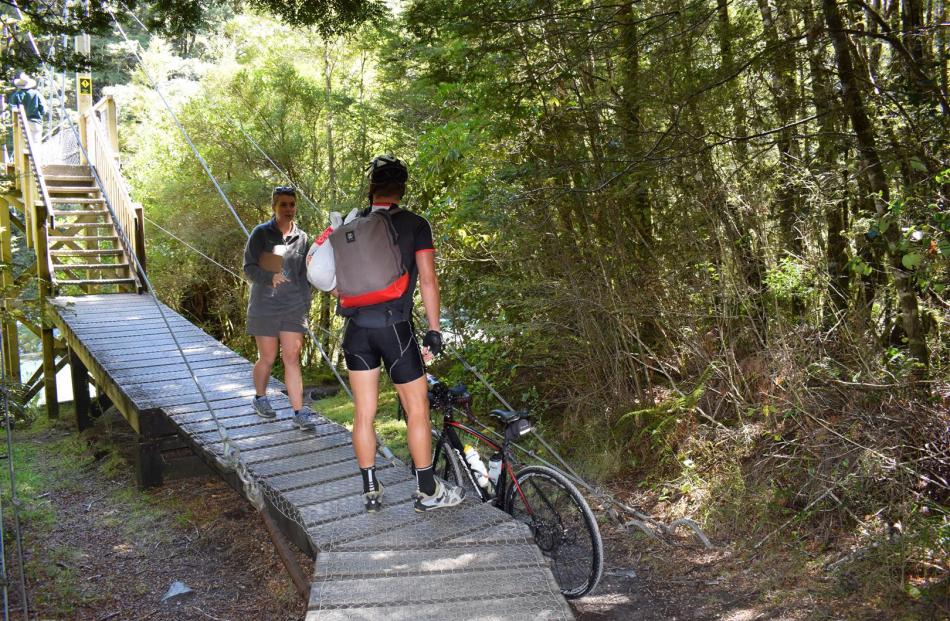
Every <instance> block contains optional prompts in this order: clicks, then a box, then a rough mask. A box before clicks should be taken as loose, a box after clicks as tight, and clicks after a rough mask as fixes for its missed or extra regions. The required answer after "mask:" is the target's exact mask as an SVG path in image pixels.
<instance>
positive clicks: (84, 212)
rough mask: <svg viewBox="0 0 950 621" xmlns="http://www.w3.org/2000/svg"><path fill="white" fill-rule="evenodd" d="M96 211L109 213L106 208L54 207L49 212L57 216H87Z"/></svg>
mask: <svg viewBox="0 0 950 621" xmlns="http://www.w3.org/2000/svg"><path fill="white" fill-rule="evenodd" d="M97 213H109V210H108V209H54V210H52V212H50V214H51V215H52V216H53V217H57V216H88V215H93V214H97Z"/></svg>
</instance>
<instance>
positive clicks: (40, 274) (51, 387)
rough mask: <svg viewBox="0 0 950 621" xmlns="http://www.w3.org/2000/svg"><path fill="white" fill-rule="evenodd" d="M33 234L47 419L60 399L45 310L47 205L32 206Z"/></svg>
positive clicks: (47, 286) (48, 284)
mask: <svg viewBox="0 0 950 621" xmlns="http://www.w3.org/2000/svg"><path fill="white" fill-rule="evenodd" d="M34 210H35V213H34V216H35V218H34V219H35V224H34V226H35V229H36V230H35V234H36V240H35V241H36V244H35V249H36V276H37V281H38V282H39V286H38V295H37V302H38V303H39V309H40V313H41V321H42V326H43V329H42V341H43V388H44V392H45V394H46V412H47V414H48V415H49V417H50V418H59V400H58V398H57V395H56V342H55V340H54V339H53V326H52V325H51V324H50V321H49V318H48V316H47V313H49V312H50V309H49V308H47V299H48V298H50V297H51V293H52V281H51V280H50V269H49V247H48V243H47V241H46V227H45V226H43V225H42V223H45V222H46V205H43V204H39V205H35V206H34Z"/></svg>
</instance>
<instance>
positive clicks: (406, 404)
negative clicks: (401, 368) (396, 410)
mask: <svg viewBox="0 0 950 621" xmlns="http://www.w3.org/2000/svg"><path fill="white" fill-rule="evenodd" d="M396 392H397V393H399V400H400V401H401V402H402V407H403V408H404V409H405V410H406V427H408V431H407V434H406V440H407V442H408V443H409V453H410V454H411V455H412V463H414V464H415V466H416V468H428V467H429V466H430V465H431V464H432V425H431V423H430V422H429V385H428V383H427V382H426V378H425V376H424V375H423V376H422V377H420V378H419V379H415V380H413V381H411V382H406V383H405V384H396Z"/></svg>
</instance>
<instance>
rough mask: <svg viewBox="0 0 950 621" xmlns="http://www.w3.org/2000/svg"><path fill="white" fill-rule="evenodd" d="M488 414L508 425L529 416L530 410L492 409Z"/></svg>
mask: <svg viewBox="0 0 950 621" xmlns="http://www.w3.org/2000/svg"><path fill="white" fill-rule="evenodd" d="M488 415H489V416H491V417H492V418H497V419H498V420H500V421H501V422H503V423H505V424H506V425H510V424H511V423H513V422H515V421H517V420H521V419H522V418H528V417H529V416H531V412H529V411H527V410H492V411H491V412H489V414H488Z"/></svg>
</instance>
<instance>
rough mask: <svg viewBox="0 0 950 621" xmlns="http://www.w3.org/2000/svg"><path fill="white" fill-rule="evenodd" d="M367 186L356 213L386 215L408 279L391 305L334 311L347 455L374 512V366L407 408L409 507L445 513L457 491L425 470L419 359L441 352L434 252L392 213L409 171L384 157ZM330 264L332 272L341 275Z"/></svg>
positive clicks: (420, 225)
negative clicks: (346, 395) (419, 335)
mask: <svg viewBox="0 0 950 621" xmlns="http://www.w3.org/2000/svg"><path fill="white" fill-rule="evenodd" d="M366 176H367V178H368V180H369V202H370V206H369V207H368V208H367V209H365V210H363V211H362V212H361V213H360V216H361V217H365V216H368V215H369V214H370V213H371V212H372V211H375V210H381V209H386V210H390V209H392V212H391V214H390V212H387V214H389V215H388V217H389V218H391V222H392V226H393V229H395V233H396V243H397V244H398V249H399V253H400V254H401V256H402V263H403V267H404V268H405V270H406V272H408V275H409V284H408V287H407V288H406V291H405V292H404V293H403V294H402V295H401V296H400V297H399V298H397V299H395V300H392V301H389V302H383V303H378V304H372V305H367V306H361V307H358V308H345V307H344V306H343V305H342V304H338V305H337V312H338V313H339V314H340V315H343V316H344V317H346V318H347V321H346V327H345V329H344V336H343V353H344V357H345V359H346V368H347V370H348V371H349V378H350V386H351V387H352V389H353V401H354V406H355V415H354V421H353V449H354V452H355V453H356V460H357V462H358V463H359V467H360V474H361V475H362V479H363V498H364V501H365V506H366V510H367V511H368V512H375V511H379V510H380V508H381V503H382V494H383V488H382V485H380V483H379V480H378V479H377V478H376V469H375V467H374V464H375V461H376V433H375V431H374V428H373V419H374V418H375V417H376V406H377V401H378V397H379V374H380V363H381V362H382V363H384V364H385V365H386V371H387V372H388V373H389V377H390V379H391V380H392V382H393V384H394V385H395V387H396V392H397V393H398V394H399V400H400V401H401V402H402V405H403V408H404V409H405V410H406V422H407V426H408V443H409V452H410V453H411V455H412V462H413V465H414V467H415V471H416V484H417V486H418V492H416V494H415V509H416V511H419V512H425V511H431V510H433V509H438V508H442V507H451V506H454V505H457V504H459V503H460V502H462V498H463V496H464V491H463V490H462V488H460V487H458V486H456V485H452V484H448V483H444V482H442V481H436V479H435V477H434V471H433V467H432V435H431V430H430V429H431V427H430V423H429V397H428V385H427V383H426V378H425V363H424V361H423V356H425V357H426V359H430V358H431V357H432V356H435V355H437V354H438V353H439V352H440V351H441V349H442V333H441V332H440V330H439V281H438V279H437V277H436V274H435V247H434V246H433V243H432V229H431V228H430V226H429V223H428V221H426V219H425V218H422V217H421V216H418V215H416V214H414V213H412V212H410V211H406V210H403V209H401V208H398V203H399V201H400V200H401V199H402V197H403V195H404V194H405V192H406V182H407V181H408V179H409V173H408V170H407V169H406V166H405V164H403V163H402V162H401V161H400V160H399V159H397V158H395V157H392V156H390V155H380V156H378V157H375V158H373V160H372V161H371V162H370V163H369V166H368V167H367V169H366ZM340 269H341V268H340V266H339V265H338V266H337V273H338V274H339V273H340ZM417 279H418V281H419V286H420V292H421V294H422V304H423V306H424V307H425V315H426V321H427V322H428V328H429V330H428V332H426V335H425V337H424V338H423V340H422V344H423V349H422V351H420V350H419V345H418V343H416V339H415V335H414V331H413V325H412V321H411V318H412V296H413V293H414V290H415V285H416V280H417Z"/></svg>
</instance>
